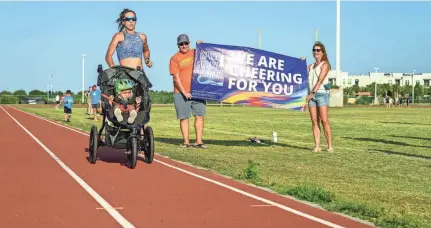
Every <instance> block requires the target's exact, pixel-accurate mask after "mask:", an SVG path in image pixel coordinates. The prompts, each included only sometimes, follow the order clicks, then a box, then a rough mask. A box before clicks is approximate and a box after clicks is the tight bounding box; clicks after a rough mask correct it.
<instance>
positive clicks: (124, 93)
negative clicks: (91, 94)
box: [109, 79, 141, 124]
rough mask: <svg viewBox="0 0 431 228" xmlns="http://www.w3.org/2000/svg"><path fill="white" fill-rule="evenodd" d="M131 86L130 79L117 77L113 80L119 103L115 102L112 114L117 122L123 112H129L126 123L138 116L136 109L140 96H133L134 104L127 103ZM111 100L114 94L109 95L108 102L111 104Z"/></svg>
mask: <svg viewBox="0 0 431 228" xmlns="http://www.w3.org/2000/svg"><path fill="white" fill-rule="evenodd" d="M133 87H134V82H133V81H132V80H130V79H118V80H116V81H115V93H116V94H117V98H118V100H119V101H120V103H116V104H115V106H114V116H115V117H116V118H117V120H118V121H119V122H122V121H123V112H129V118H128V120H127V123H128V124H133V123H134V122H135V119H136V117H137V116H138V113H137V112H136V110H139V104H140V103H141V98H140V97H139V96H137V97H135V101H134V104H129V99H131V98H132V97H133V92H132V89H133ZM113 100H114V96H113V95H111V96H110V97H109V103H110V104H111V105H112V101H113Z"/></svg>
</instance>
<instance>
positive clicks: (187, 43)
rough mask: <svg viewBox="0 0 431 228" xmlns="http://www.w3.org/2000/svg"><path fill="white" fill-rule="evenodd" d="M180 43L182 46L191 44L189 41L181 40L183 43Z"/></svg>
mask: <svg viewBox="0 0 431 228" xmlns="http://www.w3.org/2000/svg"><path fill="white" fill-rule="evenodd" d="M179 45H180V46H187V45H189V42H181V43H179Z"/></svg>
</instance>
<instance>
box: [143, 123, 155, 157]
mask: <svg viewBox="0 0 431 228" xmlns="http://www.w3.org/2000/svg"><path fill="white" fill-rule="evenodd" d="M142 147H143V148H144V152H145V162H146V163H148V164H151V163H152V162H153V159H154V134H153V128H151V127H150V126H147V127H146V128H145V129H144V140H143V145H142Z"/></svg>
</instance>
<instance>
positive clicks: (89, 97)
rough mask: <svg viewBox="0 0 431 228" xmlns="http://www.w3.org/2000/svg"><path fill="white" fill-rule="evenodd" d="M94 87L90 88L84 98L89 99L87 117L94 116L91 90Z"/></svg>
mask: <svg viewBox="0 0 431 228" xmlns="http://www.w3.org/2000/svg"><path fill="white" fill-rule="evenodd" d="M91 88H92V87H91V86H90V87H88V90H87V91H86V92H85V94H84V96H85V97H86V98H87V113H86V114H87V115H93V107H92V103H91V96H90V93H91V90H92V89H91Z"/></svg>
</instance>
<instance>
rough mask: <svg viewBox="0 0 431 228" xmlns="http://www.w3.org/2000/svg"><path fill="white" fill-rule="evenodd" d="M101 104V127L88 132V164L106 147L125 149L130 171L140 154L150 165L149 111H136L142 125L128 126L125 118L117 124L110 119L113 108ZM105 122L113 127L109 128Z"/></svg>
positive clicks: (94, 161) (151, 151) (107, 104)
mask: <svg viewBox="0 0 431 228" xmlns="http://www.w3.org/2000/svg"><path fill="white" fill-rule="evenodd" d="M122 68H127V67H122ZM101 71H102V69H101V65H99V67H98V72H99V73H100V72H101ZM98 84H100V83H98ZM102 104H103V105H102V113H103V123H102V126H101V128H100V130H99V131H98V130H97V126H96V125H93V126H92V127H91V131H90V140H89V150H88V151H89V162H90V163H92V164H95V163H96V161H97V152H98V150H99V148H102V147H105V146H107V147H111V148H114V149H125V150H126V151H125V154H126V156H127V160H128V163H129V167H130V168H131V169H134V168H135V167H136V163H137V159H138V155H139V154H141V153H142V152H143V154H144V161H145V162H146V163H148V164H151V163H152V162H153V159H154V134H153V129H152V127H150V126H145V125H146V124H147V123H148V122H149V121H150V113H149V110H148V111H138V115H141V117H142V115H145V116H144V118H145V119H144V121H143V122H142V123H140V124H132V125H129V124H127V123H126V120H127V118H124V120H123V121H122V122H118V121H117V119H116V118H112V116H111V113H110V112H112V108H113V107H112V106H111V104H109V103H108V102H107V101H106V100H103V103H102ZM123 117H127V114H126V113H123ZM107 120H108V121H109V122H111V123H112V124H113V125H114V126H109V124H108V121H107ZM102 136H103V139H102Z"/></svg>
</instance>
